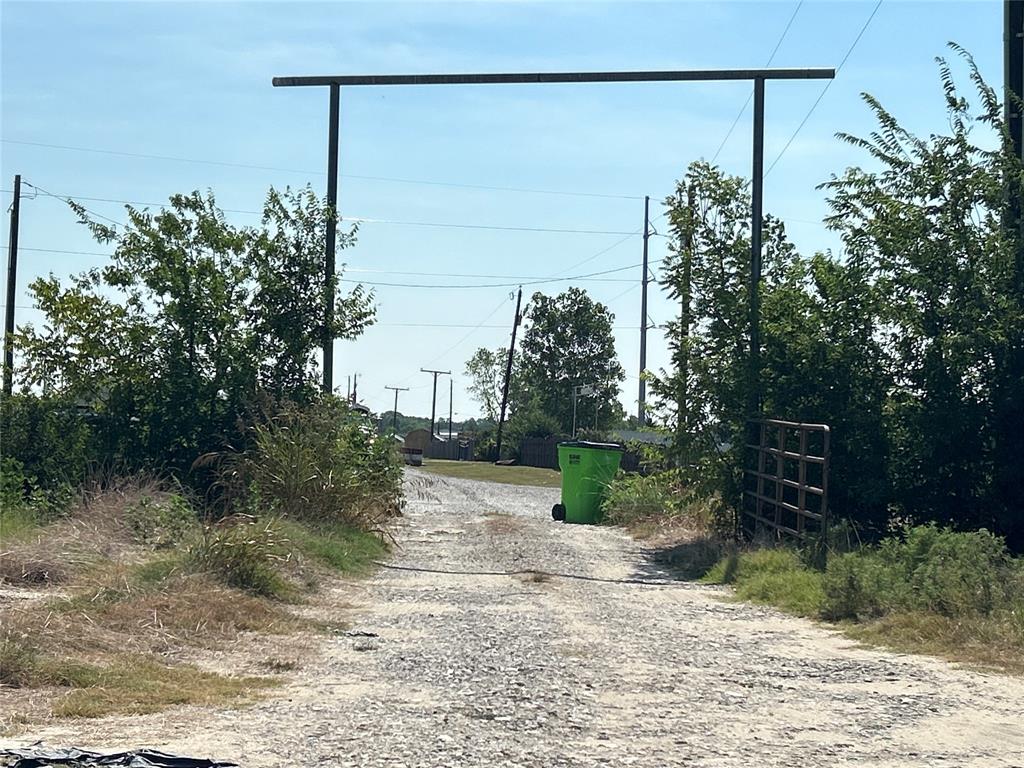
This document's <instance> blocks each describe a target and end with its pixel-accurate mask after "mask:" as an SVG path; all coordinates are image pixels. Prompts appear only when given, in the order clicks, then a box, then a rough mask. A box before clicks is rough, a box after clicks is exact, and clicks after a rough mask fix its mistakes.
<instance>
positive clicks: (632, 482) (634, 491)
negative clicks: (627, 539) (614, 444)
mask: <svg viewBox="0 0 1024 768" xmlns="http://www.w3.org/2000/svg"><path fill="white" fill-rule="evenodd" d="M682 509H683V488H682V487H681V485H680V473H679V472H678V471H669V472H659V473H657V474H653V475H649V476H647V477H645V476H643V475H637V474H626V473H625V472H619V474H618V475H616V477H615V479H614V480H612V482H611V483H610V484H609V485H608V490H607V492H606V493H605V496H604V498H603V500H602V502H601V512H602V515H603V520H604V522H606V523H609V524H611V525H630V524H633V523H636V522H639V521H641V520H645V519H650V518H657V517H674V516H676V515H679V514H680V513H681V511H682Z"/></svg>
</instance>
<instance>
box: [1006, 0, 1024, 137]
mask: <svg viewBox="0 0 1024 768" xmlns="http://www.w3.org/2000/svg"><path fill="white" fill-rule="evenodd" d="M1003 67H1004V82H1005V83H1006V94H1005V97H1006V98H1005V100H1004V102H1005V105H1004V109H1005V110H1006V125H1007V128H1008V129H1009V131H1010V140H1011V141H1012V142H1013V149H1014V152H1015V153H1016V155H1017V157H1021V153H1022V152H1024V116H1022V115H1021V108H1020V103H1019V101H1018V100H1019V99H1021V98H1024V0H1004V1H1003Z"/></svg>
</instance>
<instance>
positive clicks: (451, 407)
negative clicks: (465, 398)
mask: <svg viewBox="0 0 1024 768" xmlns="http://www.w3.org/2000/svg"><path fill="white" fill-rule="evenodd" d="M454 415H455V379H448V442H451V439H452V417H454Z"/></svg>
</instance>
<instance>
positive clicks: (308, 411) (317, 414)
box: [220, 401, 402, 530]
mask: <svg viewBox="0 0 1024 768" xmlns="http://www.w3.org/2000/svg"><path fill="white" fill-rule="evenodd" d="M220 477H221V481H220V483H221V486H222V487H223V488H226V489H228V490H229V493H228V499H229V502H230V503H232V504H234V505H235V506H236V507H237V506H243V507H245V508H247V509H249V510H262V511H264V512H270V513H272V514H275V515H279V516H282V517H288V518H294V519H299V520H318V521H328V522H341V523H344V524H346V525H349V526H351V527H353V528H358V529H360V530H379V529H381V528H382V527H383V526H384V524H385V523H386V521H387V519H388V518H390V517H392V516H393V515H394V514H396V513H397V512H398V511H399V509H400V503H401V484H402V465H401V463H400V461H399V459H398V455H397V452H396V451H395V448H394V445H393V441H392V440H391V439H390V438H388V437H381V436H379V435H378V434H377V431H376V430H375V429H374V428H373V426H372V425H371V424H370V423H369V422H368V421H367V420H366V419H365V418H364V417H363V416H362V415H361V414H358V413H355V412H352V411H349V410H348V408H347V407H346V406H345V404H344V403H339V402H336V401H326V402H323V403H320V404H318V405H316V406H313V407H310V408H305V409H299V408H292V407H289V408H285V409H283V410H282V411H281V412H280V413H278V414H277V415H276V416H274V417H272V418H269V419H267V420H265V421H262V422H260V423H257V424H256V425H255V426H254V427H253V446H252V448H251V449H250V450H249V451H248V452H247V453H245V454H233V455H229V456H227V457H226V461H224V462H223V463H222V466H221V469H220Z"/></svg>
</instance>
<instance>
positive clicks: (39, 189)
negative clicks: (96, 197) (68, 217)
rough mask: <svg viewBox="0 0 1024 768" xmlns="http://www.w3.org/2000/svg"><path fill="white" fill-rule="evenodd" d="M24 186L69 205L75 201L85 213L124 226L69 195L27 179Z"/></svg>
mask: <svg viewBox="0 0 1024 768" xmlns="http://www.w3.org/2000/svg"><path fill="white" fill-rule="evenodd" d="M25 186H27V187H32V189H34V190H36V192H39V193H41V194H44V195H46V196H47V197H52V198H54V199H56V200H62V201H64V202H65V203H68V204H69V205H70V204H71V203H75V204H76V205H78V206H80V207H81V208H82V210H83V211H86V212H87V213H91V214H92V215H93V216H95V217H97V218H100V219H104V220H106V221H109V222H110V223H111V224H116V225H117V226H119V227H124V226H126V225H125V224H124V223H123V222H120V221H118V220H117V219H112V218H110V217H109V216H104V215H103V214H102V213H97V212H96V211H93V210H90V209H89V208H86V207H85V206H84V205H82V204H81V203H77V202H76V201H74V200H72V199H71V198H70V197H63V196H62V195H55V194H54V193H53V192H47V191H46V190H45V189H43V188H42V187H39V186H36V185H35V184H31V183H29V182H27V181H26V182H25Z"/></svg>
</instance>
